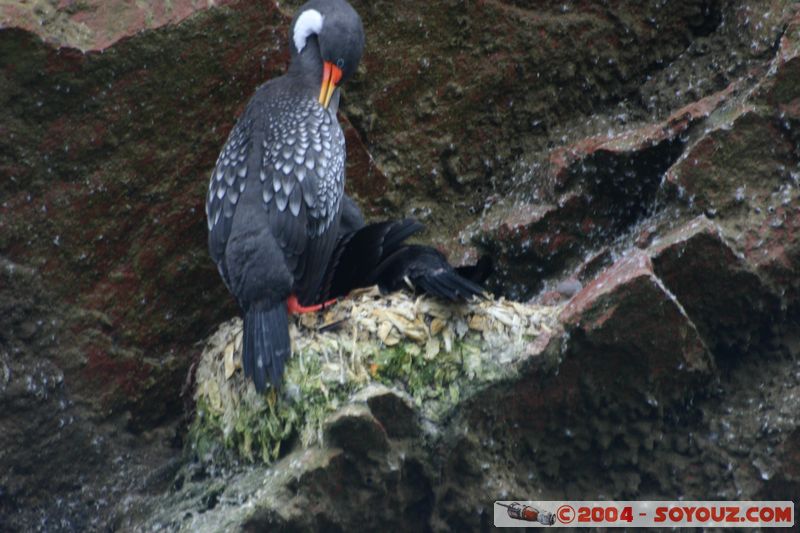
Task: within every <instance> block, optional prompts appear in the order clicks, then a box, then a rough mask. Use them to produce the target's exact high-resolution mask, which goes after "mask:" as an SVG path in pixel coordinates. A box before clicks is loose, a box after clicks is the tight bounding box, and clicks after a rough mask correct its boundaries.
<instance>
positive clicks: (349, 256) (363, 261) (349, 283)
mask: <svg viewBox="0 0 800 533" xmlns="http://www.w3.org/2000/svg"><path fill="white" fill-rule="evenodd" d="M423 228H424V226H423V225H422V224H420V223H419V222H417V221H416V220H412V219H406V220H392V221H386V222H377V223H374V224H369V225H368V226H363V227H361V228H360V229H358V230H356V231H351V232H349V233H346V234H344V235H342V236H341V237H340V238H339V240H338V242H337V243H336V247H335V249H334V251H333V254H332V255H331V259H330V261H329V262H328V268H327V272H326V274H325V280H324V282H323V284H322V287H321V289H320V294H319V296H318V297H317V302H315V303H322V302H325V301H327V300H330V299H331V298H338V297H339V296H344V295H346V294H347V293H349V292H350V291H352V290H353V289H357V288H360V287H368V286H370V285H374V284H375V282H376V279H375V275H376V271H378V269H379V267H380V265H381V263H382V262H383V261H384V260H385V259H386V258H387V257H389V256H391V255H392V254H394V253H395V252H396V251H397V250H398V248H400V247H401V246H402V245H403V242H404V241H405V240H406V239H407V238H408V237H410V236H411V235H413V234H414V233H417V232H418V231H420V230H422V229H423Z"/></svg>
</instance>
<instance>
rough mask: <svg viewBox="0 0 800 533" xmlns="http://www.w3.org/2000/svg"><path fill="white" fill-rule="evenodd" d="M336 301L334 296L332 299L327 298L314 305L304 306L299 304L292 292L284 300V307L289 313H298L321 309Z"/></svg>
mask: <svg viewBox="0 0 800 533" xmlns="http://www.w3.org/2000/svg"><path fill="white" fill-rule="evenodd" d="M335 303H336V298H334V299H333V300H328V301H327V302H324V303H321V304H316V305H309V306H308V307H304V306H302V305H300V302H298V301H297V296H295V295H294V294H292V295H291V296H289V299H288V300H286V309H287V311H288V312H289V314H290V315H292V314H295V315H297V314H300V313H314V312H317V311H321V310H323V309H325V308H326V307H330V306H331V305H333V304H335Z"/></svg>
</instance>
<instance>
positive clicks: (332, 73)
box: [319, 61, 342, 108]
mask: <svg viewBox="0 0 800 533" xmlns="http://www.w3.org/2000/svg"><path fill="white" fill-rule="evenodd" d="M341 80H342V69H340V68H339V67H337V66H336V65H334V64H333V63H331V62H330V61H325V64H324V66H323V69H322V86H321V87H320V89H319V103H320V104H322V107H325V108H327V107H328V104H330V103H331V96H333V91H334V90H335V89H336V85H337V84H338V83H339V82H340V81H341Z"/></svg>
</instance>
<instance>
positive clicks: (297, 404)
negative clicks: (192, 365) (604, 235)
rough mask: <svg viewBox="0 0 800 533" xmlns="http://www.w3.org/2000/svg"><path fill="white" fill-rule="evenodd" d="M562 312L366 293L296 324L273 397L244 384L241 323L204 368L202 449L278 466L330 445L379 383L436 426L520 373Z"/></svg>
mask: <svg viewBox="0 0 800 533" xmlns="http://www.w3.org/2000/svg"><path fill="white" fill-rule="evenodd" d="M559 311H560V307H558V306H540V305H525V304H520V303H517V302H510V301H506V300H503V299H499V300H492V299H487V300H477V299H476V300H473V301H470V302H465V303H463V304H452V303H448V302H442V301H439V300H436V299H433V298H429V297H426V296H414V295H410V294H408V293H405V292H396V293H392V294H389V295H381V294H380V293H379V291H378V290H377V288H371V289H366V290H361V291H357V292H356V293H354V294H351V295H350V296H349V297H348V298H346V299H344V300H342V301H341V302H339V303H337V304H335V305H333V306H331V307H329V308H327V309H326V310H324V311H323V312H320V313H315V314H305V315H301V316H299V317H293V319H292V320H291V321H290V333H291V337H292V357H291V359H290V360H289V361H288V362H287V365H286V373H285V376H284V383H283V386H282V387H281V389H280V390H279V391H275V390H270V391H268V393H267V394H266V395H261V394H258V393H256V391H255V387H254V386H253V384H252V382H250V380H246V379H245V378H244V374H243V371H242V368H241V346H242V323H241V320H239V319H238V318H237V319H234V320H231V321H229V322H226V323H225V324H223V325H222V326H220V328H219V329H218V330H217V332H216V333H214V334H213V335H212V336H211V338H210V339H209V341H208V343H207V346H206V348H205V350H204V352H203V355H202V358H201V361H200V364H199V366H198V369H197V376H196V378H197V389H196V392H195V400H196V401H197V406H198V409H197V417H196V420H195V423H194V424H193V430H192V435H193V437H194V438H193V444H194V445H195V447H196V448H197V451H198V452H200V454H201V455H202V453H203V451H204V449H206V450H207V449H210V448H213V446H212V447H209V446H208V445H209V444H214V443H217V444H219V443H221V444H223V445H224V447H226V448H235V449H238V451H239V453H240V455H243V456H244V457H246V458H249V459H254V458H255V457H256V456H257V455H260V457H261V458H262V459H263V460H265V461H270V460H273V459H274V458H276V457H278V455H279V454H280V453H281V446H282V445H285V444H286V443H287V441H293V440H295V438H296V437H299V440H300V442H301V444H302V445H304V446H309V445H311V444H313V443H315V442H319V441H321V440H322V438H323V437H322V435H323V432H322V428H323V424H324V420H325V418H326V417H328V416H329V415H330V414H332V413H333V412H335V411H336V410H337V409H338V408H340V407H341V406H342V405H343V404H345V403H347V402H348V401H350V400H351V399H352V397H353V395H354V394H355V393H357V392H358V391H359V390H361V389H363V388H364V387H366V386H367V385H369V384H370V383H373V382H379V383H382V384H384V385H387V386H390V387H394V388H397V389H400V390H402V391H404V392H405V393H408V395H409V396H410V397H411V398H412V400H413V401H414V402H415V403H416V405H417V406H418V407H419V408H420V410H421V411H423V415H424V416H426V417H429V418H431V419H434V420H435V419H436V418H437V417H438V416H439V415H441V414H442V413H443V412H444V411H447V410H448V409H452V407H453V405H454V404H455V403H457V402H458V401H459V399H460V398H462V397H464V392H465V388H466V386H467V385H474V387H470V388H471V389H474V388H475V387H477V386H480V385H481V384H485V383H487V382H491V381H493V380H496V379H497V378H498V377H502V376H505V375H508V373H509V372H513V371H514V365H512V364H510V363H513V362H514V361H516V360H519V359H520V358H522V357H524V356H525V355H526V354H528V353H529V352H530V346H531V345H532V343H533V342H534V341H536V340H537V339H539V338H541V337H542V336H547V337H549V336H550V334H551V333H552V331H553V330H554V329H555V328H556V327H557V326H556V324H557V319H556V317H557V315H558V312H559Z"/></svg>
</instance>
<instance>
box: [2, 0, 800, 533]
mask: <svg viewBox="0 0 800 533" xmlns="http://www.w3.org/2000/svg"><path fill="white" fill-rule="evenodd" d="M299 3H300V2H297V1H296V0H294V1H292V2H287V3H284V2H280V3H278V2H275V1H274V0H251V1H244V0H241V1H235V0H233V1H217V2H206V1H198V0H186V1H173V2H169V3H163V4H162V3H152V4H148V5H145V3H130V2H124V1H121V0H119V1H117V0H113V1H109V2H101V1H96V0H87V1H71V0H35V1H30V2H24V3H23V2H0V449H2V450H3V453H2V454H0V529H11V530H16V529H23V530H36V529H40V530H47V531H51V530H66V531H77V530H87V529H89V530H91V529H103V528H106V527H108V526H111V527H117V528H121V529H131V530H137V529H157V528H158V527H169V528H170V529H180V528H183V529H186V530H196V529H200V528H204V529H207V530H222V529H228V528H230V527H244V528H246V529H247V528H250V529H258V528H260V527H262V526H270V527H273V528H278V527H280V528H285V529H295V528H298V527H301V528H319V527H326V528H331V529H342V530H347V529H349V528H351V527H352V526H353V525H354V524H361V525H363V524H364V523H366V524H372V525H377V524H386V523H388V524H393V525H395V526H396V527H398V528H400V529H420V528H422V529H436V530H439V529H447V528H452V529H455V528H465V529H480V528H483V527H488V524H490V523H491V510H490V506H491V502H492V501H493V500H494V499H497V498H501V497H502V498H505V497H509V498H523V499H527V498H534V497H536V498H560V497H570V498H586V499H588V498H622V497H625V498H645V497H652V498H674V497H679V496H683V497H687V498H697V499H714V498H719V499H726V498H762V499H795V500H797V499H798V497H800V457H798V454H797V450H798V449H800V429H798V425H800V405H798V404H799V403H800V363H798V350H800V345H798V338H797V331H798V329H797V326H798V318H800V312H799V311H800V306H799V305H798V304H799V303H800V277H798V276H797V275H796V273H795V272H796V271H797V270H798V264H799V263H800V242H799V241H798V230H799V229H800V211H799V210H798V187H799V186H800V137H798V133H797V132H798V131H799V130H798V127H800V12H798V10H797V4H795V3H794V2H790V1H788V0H770V1H769V2H756V1H753V0H681V1H677V2H670V3H669V5H668V6H667V5H666V4H665V3H664V2H661V1H656V0H652V1H647V2H640V3H629V2H604V3H598V2H581V1H577V0H576V1H565V2H559V3H558V4H554V3H552V2H540V1H532V2H516V1H510V0H485V1H476V2H466V1H456V0H453V1H446V2H423V1H407V2H402V3H396V2H364V1H359V0H353V5H354V6H355V7H356V9H357V10H358V11H359V12H360V13H361V15H362V18H363V19H364V24H365V29H366V32H367V37H368V40H367V49H366V57H365V59H364V61H363V65H362V67H361V68H360V72H359V74H358V76H357V77H356V79H355V80H353V82H352V83H350V84H348V87H347V88H346V92H345V94H344V97H343V104H342V110H341V113H340V119H341V120H342V122H343V124H344V125H346V135H347V142H348V184H347V187H348V191H349V192H350V193H351V194H352V195H353V196H354V197H355V198H356V199H357V200H358V201H359V203H360V204H361V205H362V207H363V208H364V209H365V212H366V213H367V214H368V215H369V216H370V217H371V218H374V219H379V218H383V217H387V216H405V215H410V216H415V217H417V218H419V219H421V220H422V221H423V222H424V223H426V225H427V226H428V228H429V232H428V234H427V235H426V236H425V239H426V240H427V241H428V242H433V243H436V244H437V245H438V246H440V247H441V248H442V249H443V250H444V251H446V252H447V253H448V255H449V257H450V258H451V260H452V261H453V262H455V263H460V262H463V261H466V260H470V259H473V258H475V257H476V256H477V255H478V254H481V253H490V254H492V256H493V257H494V258H495V259H496V263H497V271H496V273H495V275H494V276H493V277H492V278H491V280H490V284H489V285H490V289H491V290H492V291H493V292H494V293H495V297H496V298H505V299H506V300H504V301H502V302H500V301H499V300H498V301H496V302H493V303H484V304H477V303H475V304H471V305H472V306H476V307H465V308H461V309H447V310H446V311H441V310H440V311H437V312H438V313H439V315H443V316H445V318H442V317H441V316H439V317H437V316H434V315H432V314H430V309H431V308H432V307H431V306H434V307H435V306H437V305H439V304H436V303H435V302H427V301H425V300H422V301H421V302H422V303H419V302H417V303H414V302H415V301H414V300H409V299H408V298H405V297H403V296H401V295H396V296H393V297H391V298H390V299H387V300H381V299H377V300H375V301H372V300H370V299H369V297H367V296H363V298H367V300H369V301H361V300H353V301H351V302H349V303H345V304H344V305H343V306H342V307H341V309H340V310H339V311H337V312H338V313H347V312H351V313H353V314H351V316H350V317H346V316H342V318H346V319H347V321H346V322H345V326H344V327H343V329H342V330H341V331H338V332H330V333H321V334H318V333H317V332H316V328H317V326H318V325H319V324H311V323H309V324H303V323H298V324H297V326H296V327H297V328H298V329H297V330H296V333H297V335H296V337H295V338H296V339H299V338H303V339H306V340H309V339H311V340H314V342H317V345H316V346H311V347H309V348H308V349H309V350H310V352H308V353H309V354H310V355H309V356H308V357H309V361H314V360H316V359H314V357H315V356H314V354H317V355H316V357H322V358H323V360H324V358H325V355H324V354H325V353H328V352H326V351H325V350H322V351H320V349H319V347H320V346H323V347H324V346H328V347H330V346H332V345H333V344H331V343H339V344H337V345H336V346H339V347H341V346H345V347H348V348H347V349H344V351H341V353H342V354H345V355H347V354H356V353H363V354H365V355H364V357H363V359H359V360H358V361H356V360H355V359H352V357H355V356H352V355H348V357H351V359H343V360H342V361H337V360H335V359H336V358H338V356H339V355H338V354H339V353H340V352H336V354H337V356H336V357H332V356H331V354H333V353H334V352H330V353H329V354H328V355H329V359H331V361H329V362H330V363H331V364H332V365H333V366H331V367H326V366H325V365H322V364H318V365H317V366H314V365H313V364H309V365H308V366H305V367H300V366H298V367H296V368H294V369H293V370H292V372H293V374H291V375H292V376H294V377H293V384H294V385H296V387H287V390H286V391H285V393H286V394H288V395H289V397H288V399H287V398H281V397H276V398H272V400H270V399H269V398H267V399H262V398H257V399H254V400H253V401H255V402H256V404H253V405H254V407H253V410H252V411H250V413H251V414H253V413H255V414H254V415H253V416H252V417H251V418H250V419H248V418H247V416H245V415H246V414H247V412H245V411H236V412H234V411H228V415H227V416H228V419H227V420H228V422H227V423H229V424H231V418H230V416H232V413H233V414H236V416H239V417H240V418H238V419H237V421H238V426H237V424H236V423H232V425H229V426H226V425H225V424H223V423H222V422H223V421H224V420H226V419H225V417H224V416H223V415H222V414H223V413H225V412H226V411H225V409H226V408H227V407H226V405H228V404H226V403H225V402H223V399H224V398H227V399H230V398H239V397H240V396H236V395H230V394H229V395H227V396H225V395H222V394H221V393H220V391H221V390H228V389H230V388H231V387H233V388H236V387H239V388H240V389H241V388H242V387H241V386H242V384H241V383H239V384H238V385H235V386H234V385H230V386H229V385H227V384H236V383H237V382H236V381H235V380H236V379H237V376H238V375H239V372H238V371H237V370H236V367H235V363H234V356H233V354H234V353H235V349H236V341H235V338H236V333H235V332H236V329H235V328H236V326H235V324H227V325H224V326H222V327H221V329H218V328H220V324H222V323H223V322H226V321H227V320H229V319H230V318H232V317H233V316H235V314H236V309H235V307H234V305H233V302H232V301H231V299H230V297H229V296H228V294H227V291H226V290H225V288H224V287H223V286H222V284H221V283H220V281H219V279H218V276H217V274H216V272H215V270H214V268H213V266H212V264H211V263H210V261H209V260H208V257H207V253H206V250H205V222H204V219H203V200H204V191H205V188H206V185H207V175H208V173H209V172H210V170H211V167H212V166H213V163H214V160H215V158H216V156H217V153H218V150H219V148H220V146H221V145H222V143H223V142H224V139H225V137H226V135H227V133H228V131H229V129H230V127H231V126H232V124H233V122H234V121H235V119H236V116H237V114H238V113H239V112H240V111H241V109H242V107H243V105H244V104H245V103H246V101H247V98H248V97H249V95H250V94H251V93H252V91H253V90H254V88H255V87H256V86H257V85H258V84H260V83H262V82H263V81H264V80H266V79H268V78H270V77H271V76H275V75H277V74H279V73H280V72H281V71H282V69H283V68H285V65H286V62H287V60H288V54H287V51H286V48H285V43H286V41H287V39H288V37H287V29H286V26H287V24H288V21H289V18H290V16H291V14H292V12H293V10H294V9H295V8H296V7H297V6H298V5H299ZM151 5H152V6H155V7H148V6H151ZM387 302H388V303H387ZM517 302H520V303H517ZM389 304H391V305H389ZM409 305H412V306H416V307H414V308H413V311H408V312H405V314H403V313H404V312H403V311H401V310H402V309H405V308H406V306H409ZM420 305H421V306H423V307H425V306H428V307H425V309H427V311H425V309H421V308H419V306H420ZM481 305H483V306H484V307H480V306H481ZM359 306H361V307H359ZM387 306H388V307H387ZM392 306H393V307H394V311H392V309H393V307H392ZM356 308H358V309H361V314H358V313H355V312H354V309H356ZM492 309H494V311H493V313H494V314H491V313H490V311H489V310H492ZM388 312H393V313H395V314H397V313H400V315H399V316H400V317H401V318H403V320H406V321H407V322H408V323H409V324H412V325H413V324H415V323H416V321H417V320H419V324H422V325H421V326H420V325H419V324H417V325H416V326H414V328H416V329H414V328H412V327H410V326H408V324H406V323H405V322H401V321H400V320H399V319H397V318H396V317H395V318H394V322H393V321H392V320H391V319H387V318H385V316H387V315H386V313H388ZM375 313H377V314H376V315H375V316H380V317H384V318H383V319H380V320H379V319H378V318H372V319H371V320H373V321H374V322H375V330H374V331H372V330H371V329H370V326H369V325H370V324H371V322H369V321H367V323H365V322H363V320H361V319H360V318H357V317H361V318H362V319H364V320H367V319H369V317H370V316H373V314H375ZM381 313H383V314H381ZM426 313H427V314H426ZM526 313H527V314H526ZM388 316H392V315H388ZM533 316H536V317H547V319H546V320H544V319H542V320H543V321H540V320H539V319H537V320H536V321H534V320H533V319H532V318H530V317H533ZM364 317H367V318H364ZM475 317H478V318H475ZM480 317H483V318H480ZM487 317H488V318H487ZM498 317H499V318H498ZM520 317H527V318H525V320H526V321H527V320H529V319H530V320H531V322H530V323H528V322H524V323H525V324H526V325H525V327H530V328H534V329H533V330H530V331H527V330H526V331H527V332H523V333H520V331H523V330H524V328H523V330H520V328H521V327H522V326H521V324H523V321H522V318H520ZM435 318H438V319H439V320H441V321H442V325H441V328H442V329H438V328H439V327H440V326H439V325H438V323H437V326H433V320H434V319H435ZM320 320H323V319H322V318H320ZM504 320H505V321H506V322H508V323H506V322H504ZM498 321H499V325H498ZM384 323H388V324H389V325H388V326H382V324H384ZM457 324H462V325H460V326H459V325H457ZM356 327H359V328H362V329H361V330H359V331H361V332H362V337H360V338H357V339H356V343H361V344H359V346H361V348H359V349H354V348H353V344H352V343H353V341H352V335H353V331H354V328H356ZM303 328H305V329H303ZM381 328H382V329H381ZM447 328H453V331H454V332H455V333H453V338H452V339H451V341H452V343H453V344H454V345H456V348H454V347H453V345H452V344H451V346H450V348H451V349H445V348H444V346H445V341H444V338H443V337H437V335H443V334H444V333H442V332H444V331H448V329H447ZM465 328H466V329H465ZM434 330H437V331H436V333H434ZM407 331H412V332H414V333H412V336H411V337H410V338H407V337H406V333H405V332H407ZM486 331H492V332H494V333H493V334H497V335H501V334H502V335H505V337H502V338H503V339H506V341H507V342H506V341H503V342H499V344H498V341H497V340H496V338H495V337H492V335H484V334H483V333H484V332H486ZM301 333H302V334H301ZM212 334H213V335H212ZM317 335H319V337H317ZM414 335H416V336H417V337H420V338H422V339H424V342H423V341H420V340H419V339H416V338H414ZM492 338H494V339H495V340H491V339H492ZM207 339H210V340H207ZM509 339H510V340H509ZM433 340H436V343H438V345H439V350H438V351H436V350H434V348H433V347H432V346H433V345H434V343H433ZM297 342H300V341H297ZM348 343H349V344H348ZM429 345H430V346H429ZM415 346H416V348H415ZM465 346H466V348H465ZM509 346H517V347H518V348H515V349H513V350H511V351H509V349H510V348H509ZM215 347H216V348H215ZM326 349H327V348H326ZM453 353H458V354H459V355H458V357H454V356H453V355H452V354H453ZM203 354H204V355H203ZM226 354H227V355H226ZM431 354H433V355H431ZM464 354H466V355H464ZM201 355H203V357H202V358H201ZM215 357H216V359H215ZM342 357H344V355H343V356H342ZM226 358H227V359H226ZM498 360H500V361H502V362H503V364H502V365H500V367H497V366H496V365H495V363H493V361H498ZM213 361H217V364H218V366H217V367H213V366H208V365H210V364H211V363H212V362H213ZM226 361H227V368H226ZM300 362H301V361H300V359H299V358H298V361H297V362H295V363H294V364H298V365H299V364H300ZM336 365H338V366H336ZM373 365H374V366H373ZM334 367H336V368H334ZM211 368H216V369H217V371H219V372H222V377H219V374H214V373H213V372H211V371H210V370H209V369H211ZM201 370H202V372H201ZM501 370H502V371H501ZM437 371H438V372H437ZM326 372H334V374H335V375H328V374H326ZM336 372H338V374H336ZM204 376H205V377H204ZM212 376H216V377H217V378H218V381H213V380H212V379H211V377H212ZM328 380H332V381H328ZM212 382H214V383H218V385H217V389H216V390H217V393H214V392H213V391H214V388H213V386H211V385H209V383H212ZM317 385H321V386H320V387H317ZM203 387H205V388H203ZM209 387H210V388H209ZM226 387H227V388H226ZM315 387H316V388H315ZM329 389H330V390H331V391H333V392H332V393H331V394H330V395H325V394H323V395H322V396H321V397H320V396H319V395H317V396H315V395H314V394H313V393H312V391H313V390H329ZM237 390H238V389H237ZM242 390H245V392H242V394H244V396H243V397H247V394H248V393H247V392H246V388H244V389H242ZM240 392H241V391H240ZM215 394H217V396H215ZM293 397H294V400H292V398H293ZM214 398H216V400H215V399H214ZM298 398H300V399H305V398H310V400H309V401H308V402H305V401H301V400H298ZM236 401H237V402H238V400H236ZM258 402H261V403H258ZM264 402H267V403H264ZM270 402H272V403H270ZM270 409H272V411H270ZM215 413H216V415H215V416H216V418H214V417H213V416H210V415H214V414H215ZM237 413H238V414H237ZM204 417H205V418H204ZM226 427H227V428H228V429H227V430H226V429H225V428H226ZM237 427H238V429H237ZM230 428H234V429H235V430H232V429H230ZM226 431H227V432H226ZM248 435H249V436H248ZM220 436H221V438H220ZM248 439H250V440H249V441H248ZM264 460H267V462H264ZM391 502H394V503H391ZM309 505H313V506H314V508H315V509H318V510H319V512H318V513H316V514H314V515H309V514H308V513H307V512H306V510H307V509H308V506H309ZM365 510H366V511H365Z"/></svg>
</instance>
